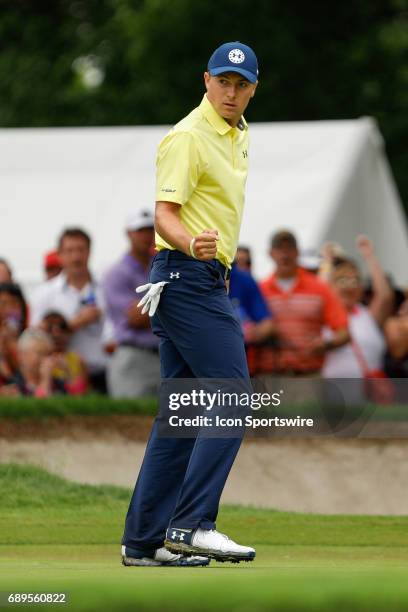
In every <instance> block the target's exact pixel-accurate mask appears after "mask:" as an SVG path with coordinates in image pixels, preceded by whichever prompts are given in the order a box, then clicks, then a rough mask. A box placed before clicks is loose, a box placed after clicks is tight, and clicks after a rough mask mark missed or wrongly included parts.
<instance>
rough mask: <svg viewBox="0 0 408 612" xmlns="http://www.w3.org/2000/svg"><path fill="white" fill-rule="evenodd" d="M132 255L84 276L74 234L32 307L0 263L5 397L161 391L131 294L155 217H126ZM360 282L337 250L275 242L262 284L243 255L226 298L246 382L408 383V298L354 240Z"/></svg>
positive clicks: (142, 273)
mask: <svg viewBox="0 0 408 612" xmlns="http://www.w3.org/2000/svg"><path fill="white" fill-rule="evenodd" d="M125 231H126V235H127V240H128V249H127V252H126V253H124V254H122V256H121V257H120V258H119V259H118V261H117V262H116V263H114V264H113V265H112V266H111V268H110V269H109V270H108V271H107V273H106V274H105V275H104V276H103V278H102V279H100V280H98V279H96V278H95V276H94V275H93V274H92V271H91V270H90V269H89V257H90V253H91V248H92V243H91V237H90V236H89V235H88V234H87V232H85V231H84V230H83V229H81V228H79V227H69V228H66V229H64V230H63V231H62V233H61V235H60V236H59V238H58V243H57V248H56V250H54V251H50V252H48V253H46V255H45V256H44V262H43V264H44V282H43V283H42V284H41V285H40V286H39V287H38V288H37V289H36V290H35V292H34V294H33V297H32V299H31V300H30V303H29V304H28V303H27V302H26V300H25V298H24V294H23V292H22V290H21V288H20V286H19V284H18V282H17V280H16V279H15V278H14V275H13V270H12V266H11V265H10V262H9V261H8V260H7V259H6V258H0V395H2V396H20V395H29V396H30V395H31V396H35V397H47V396H50V395H53V394H58V393H59V394H68V395H82V394H86V393H89V392H96V393H104V394H105V393H108V394H110V395H112V396H113V397H140V396H144V395H153V394H155V393H156V391H157V388H158V384H159V381H160V362H159V339H158V338H157V337H156V336H154V335H153V333H152V331H151V329H150V321H149V316H148V314H147V313H146V314H142V313H141V311H140V309H139V308H138V307H137V305H138V302H139V301H140V299H141V297H142V296H141V295H140V294H139V295H136V293H135V288H136V287H137V286H139V285H143V284H145V283H146V282H147V280H148V275H149V269H150V265H151V261H152V258H153V257H154V226H153V217H152V215H151V214H150V213H149V212H147V211H136V212H135V213H132V214H130V215H129V217H128V218H127V220H126V224H125ZM356 245H357V248H358V251H359V253H360V255H361V257H362V259H363V260H364V262H365V264H366V268H367V271H368V275H369V277H368V279H367V282H364V281H363V274H362V271H361V270H360V268H359V266H358V265H357V263H356V262H355V261H354V260H353V259H351V258H350V257H349V256H348V254H347V253H345V252H344V251H343V249H342V248H341V245H338V244H334V243H327V244H325V245H322V249H321V252H320V253H310V252H308V253H301V252H299V248H298V242H297V237H296V236H295V235H294V234H293V233H292V232H291V231H289V230H281V231H278V232H276V233H275V234H274V235H273V236H272V237H271V242H270V257H271V267H272V262H273V272H272V273H271V275H270V276H269V277H267V278H266V279H263V280H262V281H260V282H259V283H258V282H257V281H256V280H255V279H254V277H253V275H252V271H251V269H252V258H251V252H250V250H249V249H248V248H246V247H244V246H240V247H239V248H238V251H237V255H236V261H235V264H234V265H233V268H232V272H231V279H230V288H229V295H230V298H231V300H232V304H233V306H234V309H235V312H236V315H237V317H238V319H239V320H240V322H241V325H242V330H243V334H244V338H245V343H246V347H247V356H248V365H249V369H250V373H251V375H252V376H253V377H265V376H266V377H271V379H272V378H273V377H277V376H285V377H319V378H320V377H321V378H326V379H338V378H339V379H340V378H341V379H345V378H347V379H371V378H375V379H386V378H407V377H408V299H407V295H406V294H405V293H404V291H403V290H402V289H399V288H396V287H394V286H393V283H392V280H391V279H390V277H389V276H387V274H386V273H385V271H384V270H383V269H382V267H381V265H380V263H379V261H378V259H377V257H376V254H375V249H374V245H373V244H372V242H371V241H370V239H369V238H368V237H366V236H358V237H356Z"/></svg>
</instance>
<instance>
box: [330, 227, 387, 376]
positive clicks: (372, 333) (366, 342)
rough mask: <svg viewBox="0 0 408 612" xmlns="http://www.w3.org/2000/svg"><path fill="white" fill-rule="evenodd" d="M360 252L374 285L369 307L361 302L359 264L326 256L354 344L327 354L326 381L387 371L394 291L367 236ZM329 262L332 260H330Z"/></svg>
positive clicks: (359, 241) (362, 239)
mask: <svg viewBox="0 0 408 612" xmlns="http://www.w3.org/2000/svg"><path fill="white" fill-rule="evenodd" d="M357 247H358V250H359V252H360V254H361V256H362V257H363V259H364V260H365V262H366V264H367V267H368V270H369V273H370V277H371V283H372V290H373V293H372V298H371V301H370V303H369V305H368V306H364V305H363V304H362V303H361V299H362V296H363V291H364V287H363V283H362V278H361V274H360V270H359V268H358V266H357V264H356V263H355V262H354V261H352V260H351V259H348V258H345V257H343V256H340V257H339V256H337V257H334V256H333V253H332V252H330V250H329V252H327V251H326V253H325V262H324V264H323V265H324V267H325V269H326V270H327V266H328V265H329V266H330V270H329V280H330V283H331V285H332V287H333V288H334V290H335V291H336V292H337V294H338V296H339V297H340V299H341V301H342V303H343V305H344V307H345V308H346V310H347V312H348V318H349V330H350V335H351V338H352V340H351V342H350V343H349V344H346V345H345V346H342V347H340V348H338V349H336V350H333V351H330V353H329V354H328V355H327V358H326V361H325V365H324V368H323V376H324V377H325V378H364V377H367V376H369V375H370V373H373V372H377V373H378V372H381V371H382V370H383V368H384V363H383V362H384V354H385V350H386V343H385V338H384V334H383V327H384V323H385V321H386V319H387V317H388V316H389V315H390V313H391V311H392V305H393V292H392V290H391V287H390V285H389V283H388V281H387V279H386V276H385V274H384V272H383V270H382V268H381V265H380V263H379V261H378V260H377V257H376V255H375V253H374V248H373V245H372V243H371V241H370V240H369V239H368V238H367V237H366V236H359V237H358V238H357ZM328 259H329V261H328Z"/></svg>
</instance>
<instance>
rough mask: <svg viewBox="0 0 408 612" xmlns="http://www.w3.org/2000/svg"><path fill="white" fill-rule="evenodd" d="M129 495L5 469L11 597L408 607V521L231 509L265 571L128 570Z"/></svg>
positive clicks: (156, 605)
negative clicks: (124, 561)
mask: <svg viewBox="0 0 408 612" xmlns="http://www.w3.org/2000/svg"><path fill="white" fill-rule="evenodd" d="M271 486H273V483H271ZM129 497H130V491H128V490H126V489H121V488H117V487H107V486H103V487H92V486H87V485H78V484H76V483H72V482H68V481H65V480H63V479H61V478H58V477H56V476H53V475H51V474H48V473H47V472H45V471H43V470H40V469H38V468H34V467H31V466H16V465H0V500H1V502H0V591H3V592H25V593H28V592H31V593H44V592H48V593H49V592H66V593H67V594H68V600H69V605H66V606H64V605H48V606H47V608H48V609H51V608H52V609H63V610H64V609H65V610H71V611H72V612H73V611H75V612H76V611H77V610H78V611H80V612H81V611H87V610H89V611H91V610H92V611H93V610H115V611H116V610H117V611H121V610H126V611H129V610H163V611H164V610H191V611H199V610H224V609H229V610H237V611H238V610H239V611H247V610H248V611H252V610H254V611H257V610H277V611H279V612H286V611H287V612H289V611H293V612H295V611H296V612H298V611H299V612H302V611H310V612H312V611H313V612H316V611H317V612H320V611H321V612H328V611H332V610H333V611H339V612H342V611H343V610H344V612H346V611H347V612H350V611H351V612H354V611H356V612H357V611H358V612H361V611H366V610H367V612H368V611H370V612H376V611H380V610H387V611H393V610H396V611H397V610H398V611H400V610H401V611H402V610H404V611H405V610H407V609H408V517H405V516H401V517H389V516H383V517H377V516H344V515H338V516H323V515H306V514H296V513H285V512H275V511H271V510H262V509H258V508H244V507H232V506H225V507H223V508H222V509H221V512H220V517H219V522H218V528H219V529H220V531H223V532H225V533H228V534H229V535H230V536H231V537H233V538H236V539H237V540H238V541H240V542H242V543H244V544H250V545H254V546H255V547H256V549H257V558H256V560H255V561H254V562H253V563H245V564H242V563H241V564H239V565H231V564H218V563H214V562H213V563H212V564H211V566H210V567H208V568H191V569H188V568H187V569H186V568H124V567H122V566H121V565H120V555H119V550H120V546H119V543H120V538H121V533H122V528H123V519H124V515H125V512H126V509H127V504H128V501H129ZM3 599H4V595H3ZM17 608H18V609H25V610H27V609H33V610H35V609H37V610H38V609H39V608H42V606H40V605H36V606H27V605H24V608H23V607H22V606H14V609H17ZM9 609H13V608H9Z"/></svg>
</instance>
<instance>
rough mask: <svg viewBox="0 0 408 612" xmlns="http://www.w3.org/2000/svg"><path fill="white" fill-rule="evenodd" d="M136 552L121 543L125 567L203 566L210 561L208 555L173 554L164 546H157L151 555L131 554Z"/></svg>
mask: <svg viewBox="0 0 408 612" xmlns="http://www.w3.org/2000/svg"><path fill="white" fill-rule="evenodd" d="M131 553H133V554H132V555H131ZM136 554H137V553H136V551H132V549H130V550H129V548H128V547H126V546H123V545H122V564H123V565H126V566H127V567H131V566H135V567H160V566H161V567H165V566H167V567H204V566H206V565H209V563H210V559H209V558H208V557H197V556H192V557H186V556H185V555H182V554H173V553H171V552H170V551H168V550H167V549H166V548H164V546H163V547H162V548H157V549H156V550H155V551H154V553H153V554H152V556H151V557H143V556H133V555H136Z"/></svg>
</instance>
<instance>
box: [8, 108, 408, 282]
mask: <svg viewBox="0 0 408 612" xmlns="http://www.w3.org/2000/svg"><path fill="white" fill-rule="evenodd" d="M167 129H168V128H166V127H163V126H159V127H129V128H73V129H72V128H70V129H65V128H60V129H3V130H0V257H6V258H7V259H8V260H9V261H10V263H11V264H12V267H13V268H14V270H15V276H16V277H17V279H18V280H19V281H20V282H22V284H23V285H24V286H25V287H26V289H28V290H30V289H31V288H32V287H33V286H34V285H35V284H37V283H38V282H39V281H40V280H42V271H41V259H42V256H43V254H44V252H45V251H47V250H49V249H51V248H53V247H54V246H55V243H56V237H57V236H58V234H59V233H60V232H61V229H62V228H63V227H65V226H69V225H76V226H77V225H79V226H82V227H84V228H85V229H86V230H88V231H89V232H90V234H91V235H92V238H93V241H94V245H93V255H92V268H93V270H94V271H95V272H96V274H97V275H98V274H101V273H102V272H103V270H104V269H106V268H107V267H108V266H109V264H110V263H111V262H113V261H115V260H116V259H117V258H118V257H119V256H120V254H121V252H122V251H123V250H124V249H125V248H126V241H125V237H124V232H123V222H124V218H125V216H126V214H127V212H128V211H129V210H131V209H132V208H137V207H141V206H143V207H150V208H151V209H153V204H154V170H155V150H156V146H157V144H158V142H159V140H160V139H161V137H162V136H163V135H164V134H165V133H166V131H167ZM282 227H285V228H290V229H292V230H293V231H294V232H295V233H296V234H297V236H298V238H299V242H300V245H301V247H302V248H318V247H319V246H320V245H321V244H322V242H323V241H325V240H327V239H331V240H335V241H338V242H339V243H341V244H342V245H343V247H344V248H345V249H346V251H347V252H349V253H350V254H353V255H355V247H354V240H355V236H356V235H357V234H358V233H360V232H364V233H367V234H368V235H369V236H370V237H372V238H373V240H374V242H375V245H376V248H377V252H378V254H379V257H380V259H381V261H382V263H383V265H384V267H385V268H386V269H387V270H388V271H390V272H392V274H393V276H394V278H395V279H396V280H398V282H399V283H402V284H406V283H407V281H408V266H407V261H408V240H407V228H406V223H405V217H404V213H403V211H402V207H401V203H400V200H399V197H398V193H397V191H396V188H395V185H394V181H393V178H392V176H391V174H390V171H389V167H388V164H387V161H386V158H385V155H384V151H383V143H382V139H381V135H380V134H379V132H378V129H377V127H376V125H375V123H374V122H373V121H372V120H371V119H368V118H364V119H359V120H355V121H320V122H306V123H264V124H260V123H258V124H253V125H252V126H251V148H250V175H249V180H248V189H247V204H246V212H245V217H244V223H243V228H242V232H241V241H242V243H245V244H246V245H248V246H250V247H251V248H252V249H253V251H254V259H255V264H256V265H255V273H256V275H257V276H258V277H262V276H265V275H266V274H267V273H268V272H269V270H270V269H271V263H270V261H269V260H268V256H267V248H268V241H269V237H270V235H271V233H272V232H273V231H274V230H276V229H278V228H282Z"/></svg>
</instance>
